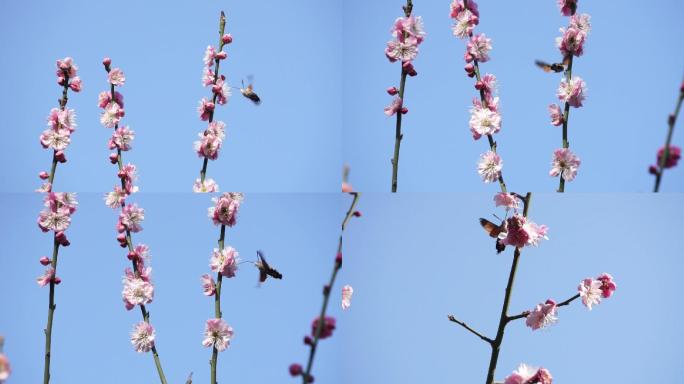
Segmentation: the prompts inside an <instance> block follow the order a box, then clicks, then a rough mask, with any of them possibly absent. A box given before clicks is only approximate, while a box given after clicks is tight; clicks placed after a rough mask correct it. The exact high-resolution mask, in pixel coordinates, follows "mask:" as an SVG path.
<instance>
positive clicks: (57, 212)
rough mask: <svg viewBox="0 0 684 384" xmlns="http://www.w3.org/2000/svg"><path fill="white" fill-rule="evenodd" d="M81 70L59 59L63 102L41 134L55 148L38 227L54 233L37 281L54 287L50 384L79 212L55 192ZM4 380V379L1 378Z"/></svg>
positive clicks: (72, 199) (68, 197)
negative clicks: (55, 328)
mask: <svg viewBox="0 0 684 384" xmlns="http://www.w3.org/2000/svg"><path fill="white" fill-rule="evenodd" d="M77 71H78V67H77V66H76V64H74V63H73V59H72V58H70V57H66V58H64V59H63V60H57V71H56V75H57V84H59V85H61V86H62V98H61V99H60V100H59V109H57V108H53V109H52V110H51V111H50V115H49V116H48V128H47V129H46V130H45V131H43V133H42V134H41V135H40V144H41V146H42V147H43V148H45V149H47V148H52V150H53V151H52V166H51V167H50V173H49V174H48V173H47V172H45V171H42V172H40V173H39V174H38V176H39V177H40V179H42V180H47V182H45V183H43V185H42V186H41V187H40V188H38V189H37V190H36V192H44V193H46V195H45V198H44V199H43V202H44V206H45V209H43V211H41V212H40V215H39V216H38V227H39V228H40V229H41V231H43V232H49V231H53V240H52V244H53V247H52V258H50V259H48V258H47V257H46V256H43V257H41V258H40V260H39V261H40V263H41V264H42V265H43V266H48V265H49V267H47V268H46V270H45V272H44V274H43V275H42V276H40V277H38V279H36V281H37V283H38V285H40V286H41V287H44V286H46V285H48V284H49V285H50V297H49V302H48V318H47V326H46V327H45V329H44V332H45V366H44V370H43V383H44V384H47V383H49V382H50V359H51V347H52V321H53V318H54V313H55V309H56V308H57V306H56V305H55V285H57V284H59V283H60V282H61V279H60V278H59V277H57V259H58V255H59V247H60V245H61V246H64V247H67V246H69V244H70V242H69V240H68V239H67V237H66V234H65V233H64V231H66V229H67V228H68V227H69V224H71V215H72V214H73V213H74V212H75V211H76V205H77V204H78V203H77V202H76V196H75V194H73V193H64V192H52V189H53V188H52V186H53V184H54V181H55V173H56V171H57V163H65V162H66V161H67V160H66V156H65V155H64V150H66V148H67V146H68V145H69V144H70V143H71V134H72V133H73V132H74V131H75V130H76V113H75V112H74V110H73V109H67V108H66V105H67V101H68V92H69V89H71V90H72V91H74V92H80V90H81V79H80V78H79V77H78V75H77ZM0 380H1V379H0Z"/></svg>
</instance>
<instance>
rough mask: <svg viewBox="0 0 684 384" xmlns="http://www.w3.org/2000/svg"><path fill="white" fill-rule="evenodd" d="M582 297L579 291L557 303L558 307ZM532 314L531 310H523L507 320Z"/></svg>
mask: <svg viewBox="0 0 684 384" xmlns="http://www.w3.org/2000/svg"><path fill="white" fill-rule="evenodd" d="M579 297H580V295H579V293H577V294H575V295H574V296H572V297H570V298H569V299H567V300H565V301H562V302H560V303H558V304H556V307H564V306H566V305H570V303H572V302H573V301H575V300H577V299H578V298H579ZM529 315H530V311H523V312H521V313H519V314H517V315H514V316H508V319H507V320H506V321H507V322H511V321H514V320H518V319H522V318H524V317H527V316H529Z"/></svg>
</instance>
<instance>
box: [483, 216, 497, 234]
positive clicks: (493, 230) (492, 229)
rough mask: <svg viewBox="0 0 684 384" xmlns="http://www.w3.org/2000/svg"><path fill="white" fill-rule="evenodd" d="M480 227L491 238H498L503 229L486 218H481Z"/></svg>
mask: <svg viewBox="0 0 684 384" xmlns="http://www.w3.org/2000/svg"><path fill="white" fill-rule="evenodd" d="M480 225H481V226H482V228H483V229H484V230H485V232H487V234H488V235H489V236H490V237H493V238H497V237H498V236H499V234H500V233H501V228H499V226H498V225H496V224H494V223H492V222H491V221H489V220H487V219H485V218H482V217H481V218H480Z"/></svg>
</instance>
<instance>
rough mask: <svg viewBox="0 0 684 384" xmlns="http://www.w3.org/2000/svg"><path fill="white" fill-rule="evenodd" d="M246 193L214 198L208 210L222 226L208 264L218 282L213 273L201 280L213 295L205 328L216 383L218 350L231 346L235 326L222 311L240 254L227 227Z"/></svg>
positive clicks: (212, 381)
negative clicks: (230, 242)
mask: <svg viewBox="0 0 684 384" xmlns="http://www.w3.org/2000/svg"><path fill="white" fill-rule="evenodd" d="M243 199H244V196H243V195H242V193H237V192H228V193H224V194H222V195H221V196H219V197H215V198H213V199H212V200H213V202H214V206H212V207H210V208H209V210H208V213H209V218H210V219H211V220H212V221H213V223H214V225H217V226H220V232H219V239H218V248H214V251H213V253H212V256H211V258H210V260H209V267H210V268H211V270H212V271H213V272H216V282H214V279H213V278H212V276H211V275H209V274H205V275H202V277H201V281H202V286H203V289H204V295H205V296H214V318H211V319H208V320H207V322H206V325H205V330H204V340H203V341H202V344H203V345H204V346H205V347H212V351H211V360H210V363H209V364H210V375H211V383H212V384H216V368H217V364H218V353H219V352H223V351H224V350H226V349H227V348H228V347H229V346H230V339H231V338H232V337H233V328H232V327H231V326H229V325H228V324H227V323H226V322H225V320H223V313H222V312H221V288H222V286H223V277H224V276H225V277H227V278H232V277H235V273H236V272H237V269H238V264H239V261H240V259H239V253H238V252H237V251H236V250H235V249H234V248H233V247H230V246H229V247H226V246H225V241H226V227H233V226H234V225H235V224H236V223H237V215H238V212H239V210H240V205H241V204H242V201H243Z"/></svg>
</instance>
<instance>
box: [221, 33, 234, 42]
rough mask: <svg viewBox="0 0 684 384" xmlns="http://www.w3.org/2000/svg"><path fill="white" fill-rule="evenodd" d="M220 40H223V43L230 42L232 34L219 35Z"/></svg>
mask: <svg viewBox="0 0 684 384" xmlns="http://www.w3.org/2000/svg"><path fill="white" fill-rule="evenodd" d="M221 41H223V44H230V43H232V42H233V36H232V35H231V34H230V33H226V34H225V35H223V36H221Z"/></svg>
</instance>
